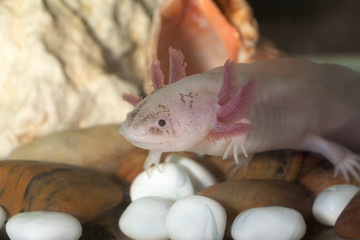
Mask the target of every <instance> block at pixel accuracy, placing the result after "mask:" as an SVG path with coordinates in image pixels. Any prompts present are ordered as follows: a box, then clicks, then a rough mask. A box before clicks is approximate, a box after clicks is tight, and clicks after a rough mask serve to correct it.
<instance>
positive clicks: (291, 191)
mask: <svg viewBox="0 0 360 240" xmlns="http://www.w3.org/2000/svg"><path fill="white" fill-rule="evenodd" d="M199 194H200V195H202V196H206V197H209V198H212V199H214V200H216V201H218V202H219V203H220V204H221V205H222V206H224V208H225V209H226V212H227V216H228V221H227V223H228V224H230V225H231V223H232V222H233V220H234V219H235V217H236V216H237V215H238V214H239V213H240V212H242V211H244V210H247V209H250V208H255V207H265V206H282V207H288V208H292V209H295V210H297V211H299V212H300V213H301V214H302V215H303V217H304V218H305V219H308V218H310V217H311V206H312V199H311V198H310V196H309V195H308V194H307V192H306V191H305V190H303V189H302V188H301V187H299V186H298V185H295V184H293V183H289V182H286V181H280V180H272V179H266V180H233V181H226V182H221V183H217V184H215V185H213V186H211V187H209V188H206V189H204V190H203V191H201V192H200V193H199Z"/></svg>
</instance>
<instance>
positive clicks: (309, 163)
mask: <svg viewBox="0 0 360 240" xmlns="http://www.w3.org/2000/svg"><path fill="white" fill-rule="evenodd" d="M204 161H209V162H211V165H212V166H213V168H212V169H210V170H213V169H215V170H216V172H219V171H220V172H222V173H224V174H225V178H226V179H227V180H230V179H231V180H241V179H279V180H285V181H296V180H297V179H299V177H301V176H303V175H304V174H307V173H308V172H309V171H311V170H312V169H313V168H318V167H321V166H324V165H325V164H328V163H327V162H326V161H325V160H324V159H323V158H321V157H317V156H315V155H312V154H307V153H301V152H296V151H271V152H264V153H259V154H256V155H255V156H254V159H253V160H251V162H250V163H249V165H248V168H247V169H245V168H240V169H236V165H234V160H233V159H232V158H229V159H228V160H225V161H222V158H221V157H209V158H208V159H206V160H204ZM217 174H218V173H217Z"/></svg>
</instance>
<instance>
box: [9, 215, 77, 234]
mask: <svg viewBox="0 0 360 240" xmlns="http://www.w3.org/2000/svg"><path fill="white" fill-rule="evenodd" d="M6 232H7V234H8V236H9V237H10V239H11V240H49V239H61V240H77V239H79V238H80V236H81V232H82V228H81V224H80V223H79V221H78V220H77V219H76V218H74V217H73V216H71V215H68V214H65V213H60V212H23V213H19V214H16V215H14V216H12V217H11V218H10V219H9V221H8V222H7V224H6Z"/></svg>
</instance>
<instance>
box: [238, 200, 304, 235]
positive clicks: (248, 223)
mask: <svg viewBox="0 0 360 240" xmlns="http://www.w3.org/2000/svg"><path fill="white" fill-rule="evenodd" d="M305 232H306V224H305V221H304V219H303V217H302V215H301V214H300V213H299V212H298V211H296V210H293V209H291V208H285V207H277V206H273V207H259V208H252V209H248V210H245V211H243V212H241V213H240V214H239V215H238V216H237V217H236V218H235V220H234V222H233V224H232V226H231V236H232V237H233V239H235V240H240V239H251V240H262V239H277V240H298V239H302V237H303V236H304V235H305Z"/></svg>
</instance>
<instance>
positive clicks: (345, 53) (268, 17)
mask: <svg viewBox="0 0 360 240" xmlns="http://www.w3.org/2000/svg"><path fill="white" fill-rule="evenodd" d="M248 2H249V4H250V5H251V6H252V7H253V11H254V15H255V18H256V19H257V21H258V23H259V29H260V33H261V35H262V36H264V37H266V38H267V39H270V40H271V41H273V42H274V43H275V45H276V46H277V47H278V48H280V49H281V50H283V51H284V52H286V53H288V54H290V55H298V56H304V55H305V56H306V57H309V58H311V59H313V60H316V61H320V62H323V61H326V62H339V63H342V64H345V65H347V66H349V67H351V68H355V69H357V70H359V71H360V57H359V53H360V44H359V43H360V1H358V0H344V1H338V0H292V1H287V0H271V1H269V0H249V1H248Z"/></svg>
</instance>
